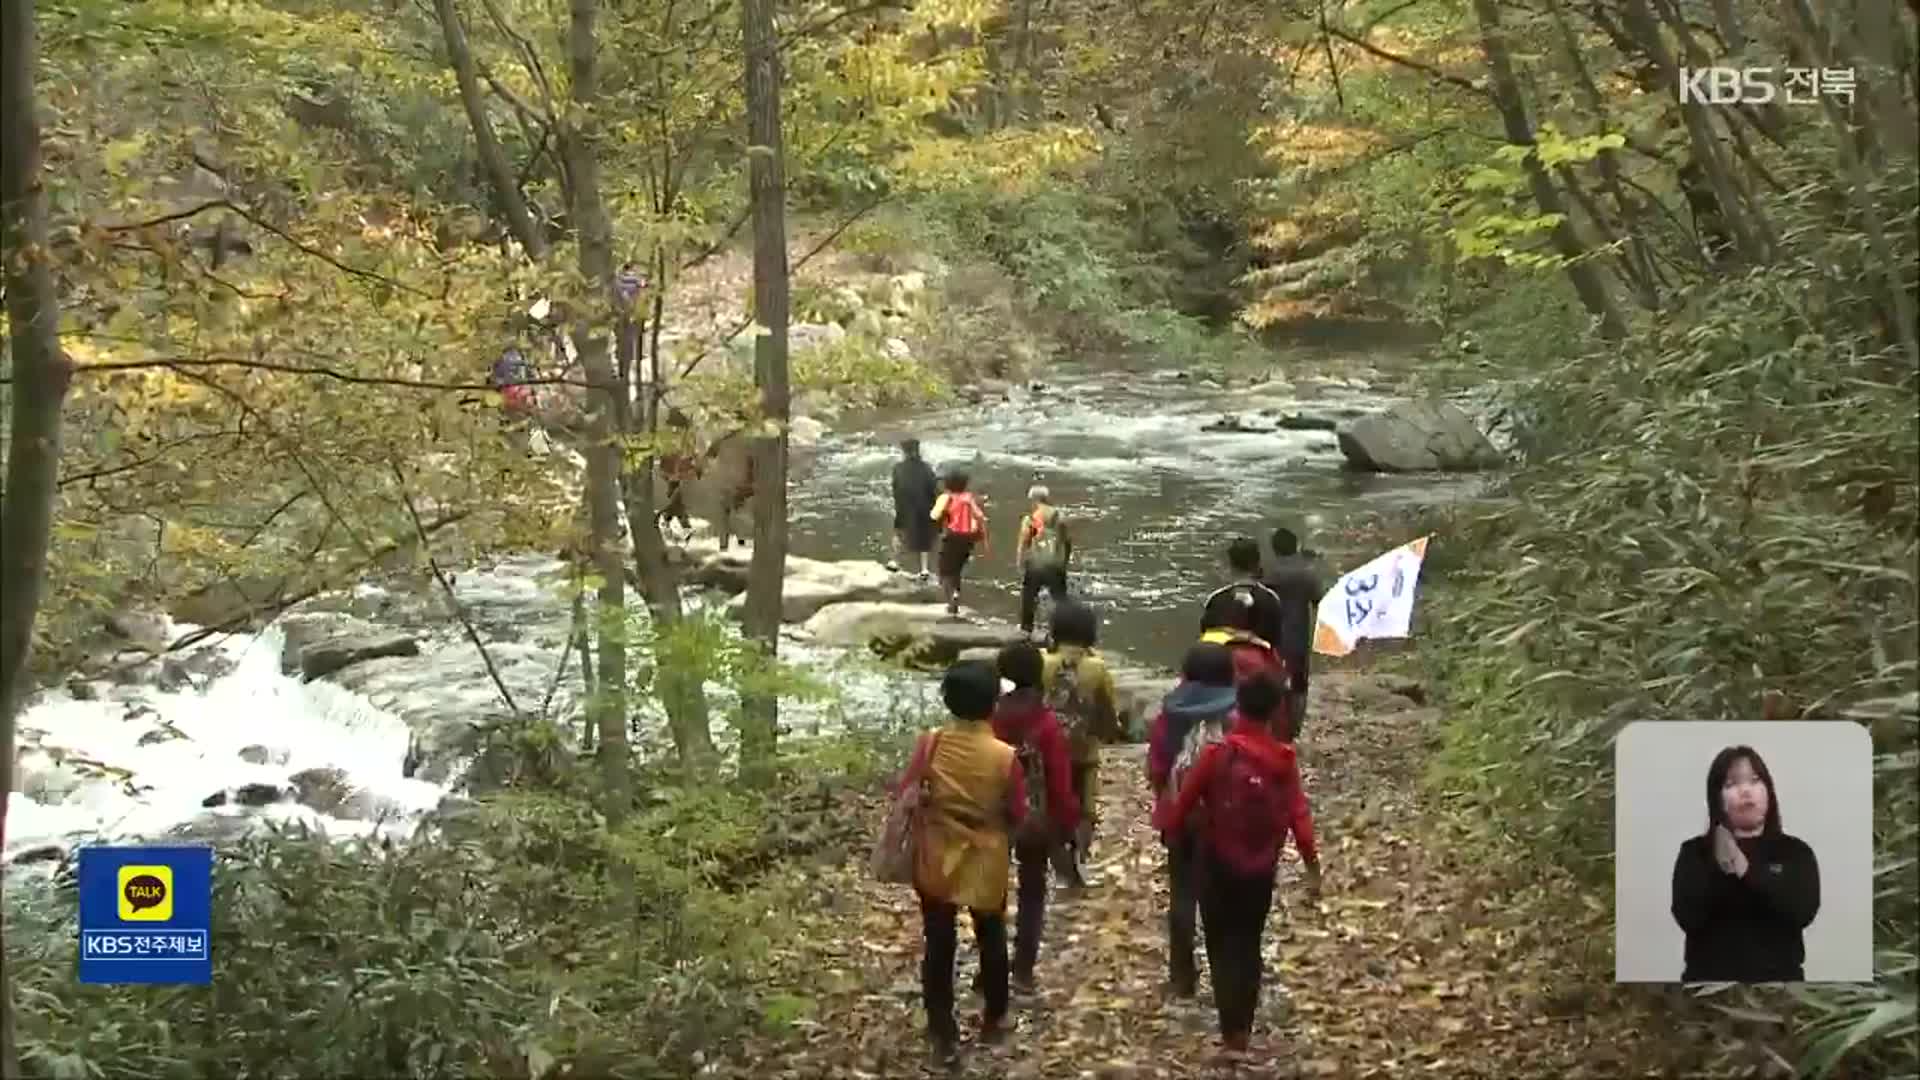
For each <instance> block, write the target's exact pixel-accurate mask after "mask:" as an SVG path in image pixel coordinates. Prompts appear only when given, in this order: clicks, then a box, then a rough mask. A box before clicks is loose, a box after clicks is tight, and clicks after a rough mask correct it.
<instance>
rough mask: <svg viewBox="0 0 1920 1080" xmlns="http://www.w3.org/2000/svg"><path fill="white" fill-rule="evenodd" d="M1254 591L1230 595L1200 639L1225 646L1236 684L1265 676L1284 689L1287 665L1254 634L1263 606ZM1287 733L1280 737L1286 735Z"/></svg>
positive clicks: (1248, 590) (1237, 592)
mask: <svg viewBox="0 0 1920 1080" xmlns="http://www.w3.org/2000/svg"><path fill="white" fill-rule="evenodd" d="M1257 596H1258V594H1256V593H1255V592H1254V591H1253V590H1252V589H1245V588H1241V589H1234V590H1233V591H1231V592H1229V593H1228V594H1227V602H1226V603H1225V604H1219V605H1210V606H1217V607H1218V609H1219V610H1218V612H1217V616H1218V617H1217V620H1216V621H1217V623H1218V625H1216V626H1215V627H1214V628H1213V629H1211V630H1208V631H1207V632H1206V633H1204V634H1201V635H1200V640H1201V641H1202V642H1203V643H1206V644H1211V645H1224V646H1226V647H1227V652H1228V653H1229V655H1231V656H1232V657H1233V673H1234V683H1235V685H1239V684H1240V683H1244V682H1246V681H1247V680H1248V679H1251V678H1254V677H1256V676H1260V675H1266V676H1269V677H1271V678H1275V679H1278V680H1280V682H1281V685H1283V686H1285V685H1287V684H1288V680H1287V678H1286V672H1287V665H1286V661H1284V660H1282V659H1280V654H1279V653H1276V652H1274V651H1273V645H1272V644H1271V643H1269V642H1268V641H1267V639H1266V638H1263V637H1261V636H1260V635H1259V634H1258V633H1255V632H1254V629H1253V626H1254V622H1255V620H1257V619H1258V618H1259V617H1260V614H1259V612H1260V605H1259V602H1258V599H1257ZM1286 733H1287V732H1286V731H1285V730H1283V731H1280V732H1278V734H1281V735H1283V736H1284V735H1285V734H1286Z"/></svg>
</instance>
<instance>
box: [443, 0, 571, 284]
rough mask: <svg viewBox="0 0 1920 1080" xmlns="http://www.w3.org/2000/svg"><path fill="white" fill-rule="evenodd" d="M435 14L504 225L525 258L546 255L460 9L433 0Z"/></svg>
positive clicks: (446, 0)
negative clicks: (490, 114) (492, 114)
mask: <svg viewBox="0 0 1920 1080" xmlns="http://www.w3.org/2000/svg"><path fill="white" fill-rule="evenodd" d="M433 10H434V14H435V16H436V17H437V18H438V19H439V20H440V32H441V34H442V35H443V36H445V38H446V42H447V60H448V62H449V63H451V64H452V65H453V77H454V81H456V82H458V83H459V84H460V104H461V106H462V107H464V108H465V109H466V111H467V123H468V124H469V125H471V126H472V128H473V144H474V150H475V152H476V153H477V154H478V155H479V157H480V166H481V168H483V169H485V170H486V172H487V180H488V182H489V183H490V184H491V185H492V187H493V193H494V195H495V196H496V197H498V198H499V200H500V206H501V208H502V209H504V210H505V211H506V215H507V228H509V229H511V230H512V231H513V238H514V239H516V240H518V241H520V246H521V247H523V248H525V249H526V252H527V255H528V257H529V258H532V259H534V260H536V261H538V260H540V259H544V258H546V255H547V237H546V233H545V232H544V231H543V230H542V229H541V228H540V225H539V223H538V222H535V221H534V220H533V213H532V211H531V210H529V209H528V208H527V200H526V196H524V195H523V194H521V192H520V185H519V184H518V183H516V182H515V180H514V176H513V169H512V168H511V167H510V166H509V165H508V164H507V154H506V151H505V150H502V149H501V148H500V140H499V139H497V138H495V137H494V134H493V121H491V120H489V119H488V118H487V98H486V94H485V93H484V92H483V91H482V90H481V89H480V77H479V75H478V74H477V73H476V69H475V67H474V63H473V50H472V49H471V48H469V47H468V45H467V32H466V29H465V27H464V26H463V25H462V24H461V21H460V13H459V12H458V11H457V10H455V8H454V0H433Z"/></svg>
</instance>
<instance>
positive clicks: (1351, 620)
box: [1313, 536, 1431, 656]
mask: <svg viewBox="0 0 1920 1080" xmlns="http://www.w3.org/2000/svg"><path fill="white" fill-rule="evenodd" d="M1429 539H1431V537H1428V536H1423V537H1421V538H1420V539H1418V540H1415V541H1413V542H1411V543H1407V544H1402V545H1400V546H1399V547H1397V548H1394V549H1393V550H1392V551H1389V552H1387V553H1386V554H1385V555H1382V556H1380V557H1379V558H1377V559H1374V560H1373V561H1372V562H1369V563H1367V564H1366V565H1365V566H1362V567H1360V568H1358V569H1356V570H1349V571H1347V572H1346V573H1345V574H1342V575H1341V576H1340V580H1339V581H1336V582H1334V583H1333V588H1331V589H1328V590H1327V595H1325V596H1323V597H1321V598H1320V607H1319V613H1318V615H1317V617H1316V619H1315V625H1314V628H1313V651H1314V652H1317V653H1320V654H1321V655H1323V656H1345V655H1347V654H1348V653H1350V652H1352V651H1353V648H1354V646H1355V645H1356V644H1358V643H1359V642H1360V639H1362V638H1403V637H1406V636H1407V633H1408V630H1409V629H1410V628H1411V627H1412V625H1413V594H1414V591H1415V589H1416V588H1417V587H1418V586H1419V584H1420V560H1421V559H1422V558H1424V557H1425V556H1426V554H1427V541H1428V540H1429Z"/></svg>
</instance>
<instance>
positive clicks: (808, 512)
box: [0, 368, 1481, 872]
mask: <svg viewBox="0 0 1920 1080" xmlns="http://www.w3.org/2000/svg"><path fill="white" fill-rule="evenodd" d="M1396 400H1398V399H1396V398H1395V397H1393V396H1391V395H1389V394H1386V393H1384V392H1381V391H1379V390H1376V389H1372V388H1370V387H1369V386H1368V385H1366V384H1365V383H1362V382H1359V381H1356V380H1351V379H1330V378H1329V379H1309V378H1306V377H1301V378H1299V379H1297V380H1296V381H1293V382H1269V383H1265V384H1261V385H1259V386H1251V387H1246V386H1243V387H1239V388H1226V387H1221V386H1218V385H1204V384H1200V383H1197V382H1194V381H1192V380H1187V379H1182V378H1179V377H1177V376H1175V375H1172V374H1168V373H1162V372H1154V371H1115V370H1092V369H1084V368H1063V369H1060V370H1056V371H1054V372H1052V373H1050V375H1049V378H1048V380H1047V382H1046V383H1045V384H1044V385H1042V384H1034V385H1031V386H1028V387H1013V388H1009V389H1007V390H1006V391H1005V392H1004V393H997V394H994V395H993V396H992V397H991V399H990V400H983V401H981V402H980V403H978V404H962V405H956V406H953V407H949V408H944V409H941V410H938V411H934V412H930V413H923V414H920V415H918V416H916V417H914V418H913V419H912V421H911V422H910V423H906V422H901V423H890V424H882V425H879V426H875V427H870V428H865V429H860V428H855V429H849V430H845V431H838V432H833V433H830V434H828V435H826V436H825V437H823V438H822V439H821V441H820V442H819V444H818V445H817V446H815V447H813V448H811V449H810V450H809V451H808V453H807V454H806V459H807V460H806V464H805V466H804V467H803V468H802V469H800V470H799V471H798V472H797V473H796V477H795V482H794V485H793V490H792V492H791V498H790V503H791V515H792V516H791V521H792V544H793V551H794V554H796V555H803V556H809V557H813V558H822V559H880V560H884V559H886V558H887V557H888V546H887V545H888V536H889V530H890V527H891V521H892V508H891V505H890V496H889V487H888V477H889V473H890V470H891V468H892V463H893V462H894V460H896V458H897V456H898V451H897V449H896V446H897V443H898V441H899V439H901V438H902V437H904V436H906V435H909V434H911V435H914V436H916V437H918V438H919V439H920V440H921V441H922V444H923V447H924V452H925V456H926V457H927V458H928V460H929V461H931V462H932V463H934V465H935V466H936V468H945V467H953V466H961V467H964V468H966V469H967V470H968V471H969V472H970V474H971V476H972V481H973V490H974V491H975V492H977V493H979V494H980V495H981V496H982V497H983V503H984V505H985V507H986V509H987V512H988V514H989V516H990V518H991V521H992V529H993V543H992V546H991V551H990V552H989V553H988V554H987V555H985V556H983V557H979V558H976V559H975V561H974V564H973V565H972V566H971V567H970V568H969V582H968V588H967V592H966V596H965V600H966V603H967V604H968V606H969V607H971V608H973V609H975V610H976V611H978V612H979V613H981V614H983V615H985V616H987V617H991V618H996V619H1000V620H1005V621H1011V620H1012V619H1013V618H1014V616H1015V613H1016V610H1017V606H1018V595H1019V594H1018V587H1017V581H1016V580H1015V575H1014V570H1013V564H1012V547H1013V543H1012V541H1013V529H1014V527H1015V525H1014V523H1015V521H1016V520H1017V517H1018V514H1019V513H1020V512H1021V511H1022V510H1024V508H1025V493H1026V489H1027V487H1028V485H1030V484H1032V483H1034V482H1036V481H1038V482H1042V483H1045V484H1047V485H1048V486H1049V487H1050V488H1051V490H1052V493H1053V497H1054V501H1055V502H1056V503H1057V504H1058V505H1059V506H1061V507H1062V508H1063V509H1064V510H1065V511H1066V512H1067V513H1068V514H1070V515H1072V521H1073V523H1074V530H1075V543H1076V554H1075V566H1074V574H1073V579H1072V589H1073V591H1074V592H1075V593H1076V594H1079V595H1081V596H1084V597H1085V598H1087V599H1089V600H1090V601H1092V602H1093V603H1094V605H1095V606H1096V607H1097V609H1098V610H1099V612H1100V614H1101V618H1102V646H1103V648H1105V649H1107V650H1109V651H1113V652H1119V653H1124V654H1126V655H1127V656H1129V657H1130V658H1132V659H1133V660H1135V661H1136V662H1141V663H1147V664H1157V665H1163V666H1172V665H1174V664H1177V663H1178V660H1179V655H1180V652H1181V651H1182V650H1183V649H1184V648H1185V646H1186V644H1187V643H1188V642H1189V641H1190V640H1191V638H1192V635H1193V633H1194V632H1195V627H1194V623H1193V619H1194V604H1195V601H1196V600H1197V598H1198V597H1200V596H1202V595H1204V594H1205V593H1206V592H1207V591H1209V590H1210V589H1211V588H1212V587H1214V586H1215V585H1216V584H1217V583H1219V582H1220V581H1221V580H1222V579H1223V576H1224V568H1223V566H1222V554H1223V551H1224V548H1225V545H1226V542H1227V541H1228V540H1230V539H1231V538H1232V537H1234V536H1237V535H1250V536H1254V537H1256V538H1259V539H1261V540H1262V541H1263V542H1264V539H1265V538H1266V536H1267V535H1268V534H1269V533H1270V532H1271V530H1272V528H1273V527H1274V525H1276V524H1282V523H1285V524H1290V525H1291V526H1292V527H1294V528H1295V529H1296V530H1297V531H1300V532H1302V535H1303V539H1304V541H1305V542H1306V544H1307V545H1308V546H1309V547H1311V548H1317V549H1319V550H1320V551H1321V552H1322V553H1323V554H1325V555H1326V556H1327V558H1328V559H1329V561H1330V563H1331V564H1332V565H1333V566H1335V567H1344V566H1350V565H1352V564H1354V563H1355V562H1358V561H1360V560H1362V559H1364V558H1366V557H1369V556H1370V555H1372V554H1376V553H1374V552H1362V551H1358V550H1354V551H1348V550H1344V549H1343V548H1342V547H1341V546H1340V542H1339V537H1340V525H1341V523H1342V522H1343V521H1345V520H1347V519H1349V518H1350V517H1351V516H1353V515H1355V514H1357V513H1373V512H1376V511H1379V510H1383V509H1389V508H1393V507H1402V506H1413V505H1418V504H1422V503H1432V502H1438V501H1449V500H1456V499H1461V498H1468V497H1471V496H1473V495H1474V494H1475V493H1476V492H1477V491H1478V490H1479V489H1480V485H1481V480H1480V478H1479V477H1474V476H1466V477H1436V476H1400V477H1390V476H1376V475H1367V474H1358V473H1352V472H1348V471H1345V470H1343V469H1342V467H1341V466H1342V463H1343V458H1342V455H1341V453H1340V450H1339V448H1338V444H1337V442H1336V440H1335V437H1334V435H1333V433H1332V432H1331V431H1327V430H1264V431H1257V432H1245V431H1242V432H1220V431H1215V432H1209V431H1207V430H1204V429H1205V428H1207V427H1208V426H1209V425H1210V424H1212V423H1213V422H1215V421H1218V420H1219V419H1220V418H1221V417H1222V416H1223V415H1226V414H1232V415H1236V416H1239V417H1241V418H1243V419H1251V418H1255V417H1258V416H1260V415H1262V414H1263V413H1264V414H1265V415H1266V416H1267V417H1269V418H1271V417H1274V416H1279V415H1283V414H1287V413H1300V414H1306V415H1311V416H1315V417H1322V418H1329V419H1334V420H1343V419H1351V418H1352V417H1355V416H1359V415H1364V414H1366V413H1371V412H1376V411H1379V410H1382V409H1384V408H1387V407H1389V406H1390V405H1392V404H1393V403H1394V402H1395V401H1396ZM1260 423H1261V424H1262V426H1269V427H1270V426H1271V424H1270V423H1268V422H1265V421H1262V422H1260ZM563 585H564V569H563V568H562V567H561V566H560V564H559V563H558V562H557V561H555V560H553V559H550V558H546V557H544V556H535V555H523V556H514V557H509V558H504V559H499V560H496V561H495V562H493V563H492V564H490V565H487V566H484V567H472V568H467V569H464V570H461V571H460V572H459V573H458V575H457V583H456V592H457V593H458V595H459V597H460V599H461V602H462V604H463V606H464V607H465V608H466V609H467V610H468V613H469V615H470V617H471V618H472V620H473V622H474V623H475V626H476V629H477V630H478V631H479V633H480V634H481V636H482V637H483V639H485V640H486V641H488V643H489V652H490V653H491V656H492V659H493V661H494V663H495V666H496V668H497V669H498V672H499V677H500V679H501V681H502V682H503V683H504V684H505V685H506V686H507V687H508V689H509V691H510V692H511V693H512V694H513V696H514V698H515V700H516V702H518V703H519V705H520V707H521V708H522V709H523V710H526V711H530V712H531V711H537V710H538V708H539V706H540V704H541V703H542V702H543V701H546V700H547V699H548V698H549V695H551V698H552V707H553V714H554V715H556V716H568V715H571V714H572V713H573V712H574V711H575V705H576V702H575V693H576V691H577V688H578V686H579V681H578V676H577V668H570V669H569V671H568V672H567V673H566V675H565V677H564V678H559V679H556V678H555V668H556V666H557V665H558V663H559V660H560V656H561V653H562V651H563V649H564V645H565V641H566V635H567V629H568V616H569V608H568V604H567V601H566V599H565V595H564V591H563ZM349 615H350V616H351V617H352V618H355V619H358V620H360V621H361V624H362V625H371V626H372V627H375V628H377V629H379V630H382V631H395V632H402V633H406V634H410V635H412V636H413V637H414V638H415V639H416V640H417V642H418V645H419V654H418V655H414V656H392V657H387V658H383V659H375V660H370V661H365V662H362V663H359V664H355V665H353V666H351V667H348V668H345V669H344V670H342V671H340V672H339V673H338V674H336V675H334V676H331V677H328V678H325V679H320V680H317V681H313V682H303V681H302V680H301V678H300V674H299V672H298V671H297V670H296V671H292V672H291V673H289V671H288V666H289V665H288V664H287V663H285V662H283V651H284V650H285V637H284V635H285V634H286V633H287V632H288V631H287V630H285V629H283V628H282V626H280V625H276V626H274V627H270V628H269V629H267V630H265V631H263V632H261V633H259V634H236V635H231V636H228V637H225V638H216V639H212V640H210V641H208V642H206V643H205V644H203V645H200V646H197V647H195V648H194V649H193V650H192V651H191V652H189V653H188V654H186V655H182V656H179V657H176V658H175V659H174V662H175V663H176V664H178V665H180V666H181V667H184V668H186V669H188V670H190V671H194V672H197V673H198V674H193V675H189V676H185V677H175V678H172V679H170V680H167V679H155V678H151V677H128V678H122V679H119V680H103V681H96V682H93V683H88V684H78V685H76V684H69V685H68V686H66V687H62V688H58V689H54V690H50V691H48V692H46V693H44V694H42V695H41V696H40V697H39V698H37V699H36V700H35V701H34V703H33V704H32V705H31V706H30V707H29V708H28V709H27V710H25V712H24V713H23V714H22V715H21V716H20V718H19V726H20V731H21V740H20V741H21V747H20V757H19V767H18V769H17V770H16V777H17V779H16V786H17V790H16V791H14V792H12V793H11V794H10V795H9V804H8V821H7V836H6V846H5V852H4V853H3V854H0V858H3V859H4V860H5V862H6V864H7V865H8V868H9V871H10V872H11V871H13V870H14V869H15V868H18V869H20V870H25V871H29V872H32V871H38V870H47V869H50V868H52V867H54V866H56V865H58V864H59V862H60V861H61V860H62V859H64V858H65V856H66V855H67V853H68V852H70V851H71V849H72V847H73V846H75V845H76V844H79V843H84V842H88V841H91V840H96V839H98V840H117V841H129V840H139V839H160V838H166V839H168V840H171V841H173V842H187V843H194V842H215V841H220V840H224V839H228V838H231V837H234V836H238V835H241V834H243V833H246V832H250V831H253V830H256V829H259V828H262V827H265V826H267V825H269V824H274V825H282V826H284V825H289V824H295V825H303V826H305V827H307V828H309V829H311V830H314V831H316V832H320V833H324V834H325V835H328V836H337V837H344V836H361V837H379V838H386V839H390V840H394V841H399V840H403V839H405V838H406V837H408V836H410V835H412V834H413V832H414V830H415V829H416V828H417V827H418V825H419V823H420V822H421V821H422V819H423V818H425V817H426V816H427V815H429V814H431V813H432V811H434V810H435V809H436V808H437V807H439V806H441V805H442V804H443V802H444V801H445V800H446V799H448V798H449V797H450V796H454V795H456V794H457V789H458V786H459V784H458V780H459V778H460V777H461V776H462V775H463V774H464V773H465V771H466V767H467V765H468V764H470V760H469V759H464V758H460V757H458V756H456V755H454V754H453V753H452V752H450V751H448V750H447V749H446V748H447V747H450V746H453V745H455V744H456V743H457V739H456V738H455V734H454V733H458V732H463V731H465V730H467V729H468V727H469V726H470V725H471V724H473V723H474V722H475V721H476V720H483V719H486V718H489V717H497V716H500V715H502V714H503V712H504V709H503V707H502V705H501V703H500V700H499V694H498V692H497V690H496V688H495V685H494V682H493V678H492V676H491V675H490V674H489V673H488V672H487V670H486V668H485V667H484V665H483V664H482V662H481V659H480V657H479V655H478V653H477V651H476V650H475V649H474V648H473V646H472V644H471V643H470V642H469V641H467V640H466V638H465V636H464V631H463V630H462V629H461V628H460V627H459V625H458V624H457V622H456V621H455V620H453V619H451V618H449V617H448V615H447V613H446V608H445V606H444V601H443V599H442V598H440V597H437V596H411V595H399V594H394V593H388V592H387V591H385V590H383V589H381V588H379V587H377V586H374V585H370V584H363V585H360V586H356V587H355V588H353V589H351V590H348V591H346V592H343V593H341V594H337V595H334V596H330V597H323V598H320V599H319V600H316V601H314V602H311V603H310V604H308V605H303V609H302V610H301V611H300V612H297V613H295V614H294V615H291V616H289V618H288V619H287V620H283V622H289V623H296V622H298V621H299V620H300V619H303V618H344V617H347V616H349ZM169 629H170V632H171V634H172V636H173V637H174V638H177V637H178V636H179V635H180V634H182V633H185V632H187V631H190V630H192V629H193V628H192V627H189V626H182V625H179V624H174V625H173V626H171V627H170V628H169ZM782 655H783V657H784V658H785V659H787V660H788V661H790V662H793V663H796V664H799V665H801V666H803V667H804V668H806V669H808V670H810V671H812V672H814V673H816V674H818V675H820V676H821V677H822V678H823V679H824V680H826V681H828V682H831V683H832V684H833V686H835V687H836V688H837V689H838V690H839V691H840V693H839V694H838V696H837V699H835V700H829V701H822V700H811V701H790V702H787V703H785V705H784V706H783V710H782V715H783V723H784V724H785V726H786V727H787V728H788V729H789V731H791V732H792V733H794V734H796V735H799V736H803V737H804V736H805V735H806V734H808V733H812V732H819V731H824V730H830V729H831V728H833V727H834V726H836V725H838V724H839V723H841V722H842V721H843V719H844V718H845V717H846V716H848V715H853V714H859V715H861V716H863V717H866V718H872V717H873V716H875V715H878V714H883V713H888V712H891V713H892V714H893V715H895V716H905V715H911V714H912V713H914V712H917V711H918V708H919V706H920V704H922V703H926V702H929V701H930V697H929V691H930V689H931V687H930V686H929V685H928V683H929V681H928V680H926V679H924V678H916V677H913V676H908V675H904V674H901V673H899V672H897V671H893V670H889V669H884V668H881V667H879V666H878V665H876V664H873V663H872V662H870V661H868V660H866V659H865V658H861V657H854V656H848V655H846V654H844V653H842V652H839V651H836V650H829V649H824V648H821V647H818V646H813V645H810V644H808V643H807V642H805V641H804V640H801V639H800V638H799V637H798V636H797V635H796V634H794V633H791V632H790V633H789V634H788V635H787V640H786V642H785V643H784V644H783V653H782ZM148 666H149V668H153V667H157V665H148ZM713 689H714V690H716V691H717V692H719V696H720V701H719V706H720V708H721V709H724V708H725V706H726V700H725V698H726V695H725V693H724V691H721V690H720V688H717V687H716V688H713ZM717 711H718V710H717ZM640 719H641V726H642V729H643V730H658V727H659V718H658V717H657V716H646V715H644V714H643V715H642V717H641V718H640ZM721 727H722V725H721V724H719V723H716V736H718V735H719V734H720V730H719V729H720V728H721ZM421 747H425V751H424V757H422V756H421V754H422V751H421ZM403 763H404V764H403Z"/></svg>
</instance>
